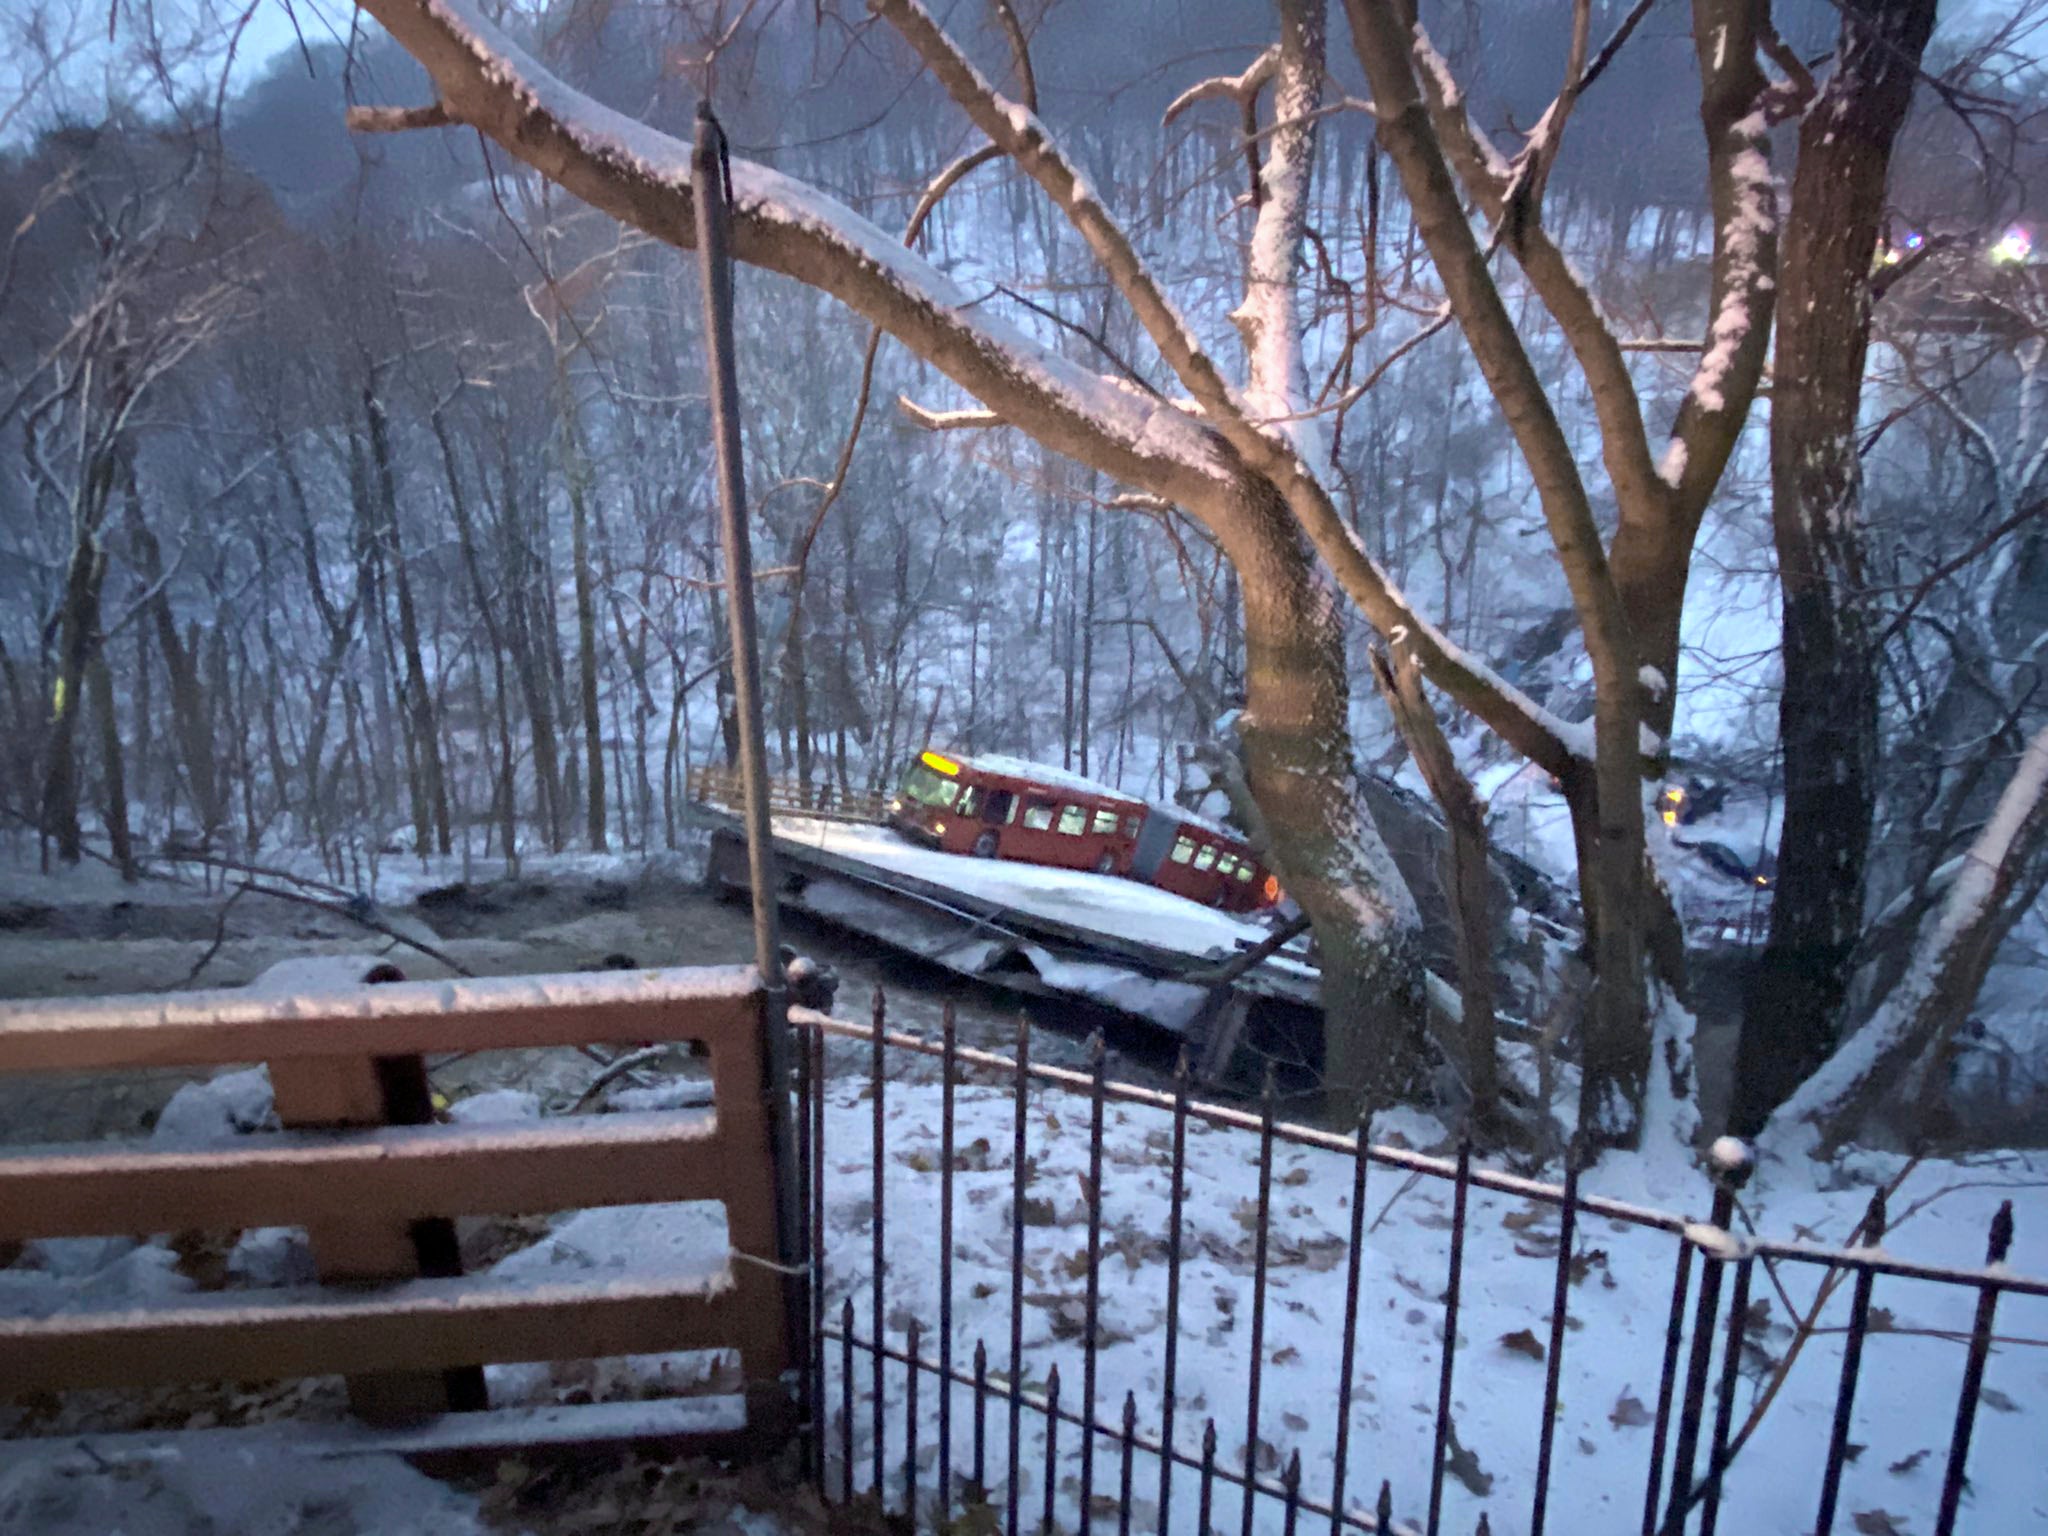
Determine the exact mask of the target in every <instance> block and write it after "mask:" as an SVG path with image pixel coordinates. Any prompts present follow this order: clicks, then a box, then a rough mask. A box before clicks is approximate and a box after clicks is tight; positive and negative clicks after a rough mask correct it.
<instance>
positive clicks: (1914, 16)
mask: <svg viewBox="0 0 2048 1536" xmlns="http://www.w3.org/2000/svg"><path fill="white" fill-rule="evenodd" d="M1934 12H1935V0H1848V3H1846V4H1845V5H1844V6H1843V19H1842V31H1841V37H1840V41H1839V42H1838V44H1837V46H1836V62H1835V71H1834V74H1833V75H1832V76H1831V77H1830V78H1829V80H1828V82H1827V85H1826V86H1825V88H1824V89H1823V90H1822V92H1821V96H1820V99H1819V100H1818V101H1816V102H1815V103H1814V104H1813V106H1812V107H1811V109H1810V110H1809V111H1808V112H1807V115H1806V120H1805V124H1804V126H1803V127H1802V128H1801V130H1800V135H1799V165H1798V168H1797V170H1796V172H1795V174H1794V179H1793V185H1792V198H1791V213H1790V217H1789V218H1788V220H1787V224H1786V229H1785V234H1784V238H1783V240H1782V242H1781V246H1780V267H1779V274H1778V284H1779V302H1778V342H1777V362H1776V367H1777V375H1778V377H1779V378H1780V379H1792V380H1797V381H1798V386H1799V387H1798V388H1796V389H1781V390H1779V391H1778V392H1777V394H1776V395H1775V396H1774V397H1773V399H1772V401H1771V529H1772V536H1773V539H1774V541H1775V543H1776V545H1777V552H1778V581H1779V586H1780V589H1781V594H1782V603H1783V613H1784V635H1785V640H1784V647H1785V649H1784V675H1785V682H1784V690H1783V692H1782V694H1781V695H1780V698H1779V705H1778V721H1779V732H1780V739H1781V740H1782V742H1783V744H1784V764H1785V816H1784V822H1783V825H1782V829H1781V831H1780V833H1779V841H1778V874H1777V884H1776V889H1775V891H1774V893H1773V900H1772V904H1771V932H1770V938H1769V940H1768V942H1767V943H1766V944H1765V946H1764V951H1763V954H1762V955H1761V956H1760V957H1759V959H1758V961H1757V964H1756V968H1755V970H1754V972H1753V974H1752V975H1751V977H1750V980H1749V985H1748V988H1747V995H1746V997H1745V1000H1744V1008H1743V1020H1742V1036H1741V1042H1740V1045H1739V1047H1738V1050H1737V1059H1736V1086H1735V1099H1734V1105H1733V1110H1732V1116H1733V1120H1732V1126H1733V1129H1735V1130H1736V1131H1738V1132H1740V1133H1743V1134H1749V1133H1753V1132H1755V1131H1756V1130H1758V1129H1759V1128H1760V1127H1761V1126H1762V1125H1763V1123H1764V1121H1765V1120H1766V1119H1767V1118H1768V1117H1769V1115H1770V1112H1771V1111H1772V1110H1773V1109H1774V1108H1776V1107H1777V1105H1779V1104H1780V1103H1782V1102H1783V1101H1784V1099H1785V1098H1786V1096H1787V1095H1788V1094H1790V1093H1791V1092H1792V1090H1793V1089H1794V1088H1796V1087H1797V1086H1798V1085H1799V1083H1801V1082H1802V1081H1804V1080H1805V1079H1806V1077H1807V1076H1808V1075H1809V1074H1810V1073H1812V1072H1813V1071H1814V1069H1815V1068H1817V1067H1818V1066H1819V1065H1820V1064H1821V1062H1823V1061H1824V1060H1826V1059H1827V1056H1828V1053H1829V1051H1830V1050H1831V1049H1832V1048H1833V1044H1834V1039H1835V1035H1836V1032H1837V1030H1838V1029H1839V1028H1840V1025H1841V1013H1842V1006H1843V1001H1844V998H1845V996H1846V995H1847V991H1848V986H1849V976H1850V968H1851V963H1852V956H1853V953H1854V950H1855V947H1856V940H1857V936H1858V934H1859V933H1860V932H1861V930H1862V926H1863V887H1864V872H1865V863H1866V860H1867V858H1868V854H1869V850H1870V830H1871V819H1872V816H1873V814H1874V811H1875V804H1876V768H1877V713H1878V711H1877V691H1878V689H1877V658H1876V656H1875V655H1874V654H1873V649H1872V629H1871V615H1870V613H1869V611H1868V607H1867V604H1868V597H1867V594H1866V592H1865V590H1864V576H1863V538H1864V535H1863V526H1862V509H1861V499H1862V486H1861V473H1860V463H1859V458H1858V454H1857V440H1858V439H1857V431H1856V420H1857V413H1858V410H1859V408H1860V406H1861V403H1862V397H1863V373H1864V361H1865V354H1866V352H1867V351H1868V348H1869V341H1870V305H1871V289H1870V272H1871V262H1872V258H1873V256H1874V254H1875V251H1876V247H1877V236H1878V224H1879V221H1880V219H1881V218H1882V216H1883V213H1884V191H1885V177H1886V172H1887V170H1888V169H1889V166H1890V163H1891V153H1892V143H1893V140H1894V137H1895V135H1896V134H1897V132H1898V128H1899V125H1900V124H1901V123H1902V122H1904V120H1905V117H1906V113H1907V109H1908V108H1909V106H1910V105H1911V102H1912V95H1913V83H1914V75H1915V72H1916V70H1917V68H1918V65H1919V61H1920V56H1921V53H1922V52H1923V50H1924V49H1925V48H1926V45H1927V38H1928V34H1929V33H1930V32H1931V31H1932V30H1933V27H1934Z"/></svg>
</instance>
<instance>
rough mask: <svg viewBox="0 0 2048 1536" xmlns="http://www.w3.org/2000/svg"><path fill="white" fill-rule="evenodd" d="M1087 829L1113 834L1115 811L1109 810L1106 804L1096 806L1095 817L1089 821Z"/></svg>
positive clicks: (1114, 831) (1114, 830) (1114, 829)
mask: <svg viewBox="0 0 2048 1536" xmlns="http://www.w3.org/2000/svg"><path fill="white" fill-rule="evenodd" d="M1088 830H1089V831H1090V832H1100V833H1106V834H1109V835H1111V836H1114V835H1115V833H1116V812H1115V811H1112V810H1110V809H1109V808H1108V807H1107V806H1098V807H1097V808H1096V811H1095V819H1094V821H1093V822H1091V823H1090V825H1089V827H1088Z"/></svg>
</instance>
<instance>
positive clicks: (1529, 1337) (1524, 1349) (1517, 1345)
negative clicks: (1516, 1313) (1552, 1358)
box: [1500, 1328, 1544, 1360]
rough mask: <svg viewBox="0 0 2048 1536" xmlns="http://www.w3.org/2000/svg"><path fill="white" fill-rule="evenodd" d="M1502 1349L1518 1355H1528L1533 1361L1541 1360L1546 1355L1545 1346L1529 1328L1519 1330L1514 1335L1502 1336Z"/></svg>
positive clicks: (1505, 1334)
mask: <svg viewBox="0 0 2048 1536" xmlns="http://www.w3.org/2000/svg"><path fill="white" fill-rule="evenodd" d="M1500 1347H1501V1348H1502V1349H1505V1350H1511V1351H1513V1352H1514V1353H1515V1354H1518V1355H1527V1356H1528V1357H1529V1358H1530V1359H1531V1360H1541V1359H1542V1358H1543V1355H1544V1349H1543V1345H1542V1344H1541V1343H1540V1342H1539V1341H1538V1340H1537V1338H1536V1335H1535V1334H1534V1333H1532V1332H1530V1331H1529V1330H1528V1329H1527V1328H1517V1329H1516V1330H1515V1331H1514V1332H1513V1333H1504V1334H1502V1335H1501V1336H1500Z"/></svg>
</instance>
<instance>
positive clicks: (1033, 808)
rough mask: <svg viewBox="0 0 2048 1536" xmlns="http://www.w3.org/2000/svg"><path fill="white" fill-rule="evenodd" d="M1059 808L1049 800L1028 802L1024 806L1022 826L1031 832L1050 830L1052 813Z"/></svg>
mask: <svg viewBox="0 0 2048 1536" xmlns="http://www.w3.org/2000/svg"><path fill="white" fill-rule="evenodd" d="M1058 809H1059V807H1058V806H1056V805H1054V804H1053V803H1052V802H1051V801H1050V800H1028V801H1026V802H1025V804H1024V826H1025V828H1026V829H1027V830H1028V831H1032V832H1049V831H1051V830H1052V813H1053V812H1054V811H1056V810H1058Z"/></svg>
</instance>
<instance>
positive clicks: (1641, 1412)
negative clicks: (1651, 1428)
mask: <svg viewBox="0 0 2048 1536" xmlns="http://www.w3.org/2000/svg"><path fill="white" fill-rule="evenodd" d="M1607 1422H1608V1423H1610V1424H1612V1425H1613V1426H1614V1427H1615V1428H1616V1429H1641V1428H1642V1427H1643V1426H1644V1425H1645V1424H1647V1423H1649V1422H1650V1412H1649V1410H1648V1409H1647V1408H1645V1407H1644V1406H1643V1400H1642V1399H1641V1398H1639V1397H1637V1396H1636V1395H1635V1394H1634V1393H1633V1392H1630V1391H1628V1390H1627V1389H1626V1388H1624V1389H1623V1390H1622V1394H1621V1396H1620V1397H1618V1398H1616V1399H1615V1400H1614V1411H1613V1412H1612V1413H1610V1414H1608V1415H1607Z"/></svg>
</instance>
